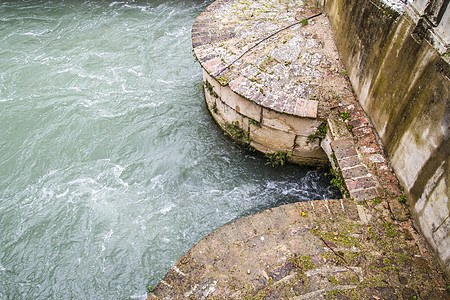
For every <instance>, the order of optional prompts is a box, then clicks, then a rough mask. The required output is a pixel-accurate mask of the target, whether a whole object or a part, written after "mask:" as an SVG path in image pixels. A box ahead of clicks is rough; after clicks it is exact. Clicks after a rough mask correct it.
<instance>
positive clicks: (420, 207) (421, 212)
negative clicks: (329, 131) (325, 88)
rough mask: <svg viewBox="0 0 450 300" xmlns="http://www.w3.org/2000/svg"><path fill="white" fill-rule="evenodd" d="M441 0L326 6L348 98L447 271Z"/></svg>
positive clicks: (449, 119) (445, 61)
mask: <svg viewBox="0 0 450 300" xmlns="http://www.w3.org/2000/svg"><path fill="white" fill-rule="evenodd" d="M447 6H448V1H440V0H435V1H425V0H417V1H413V2H412V3H411V4H410V5H408V6H406V7H405V9H404V10H405V12H404V13H401V12H399V10H398V9H397V10H395V9H393V8H392V7H390V6H388V5H386V3H385V2H381V1H365V0H326V1H325V7H326V11H327V13H328V15H329V18H330V20H331V24H332V27H333V30H334V32H335V38H336V44H337V46H338V49H339V51H340V54H341V57H342V60H343V63H344V65H345V66H346V68H347V71H348V75H349V78H350V81H351V82H352V85H353V88H354V90H355V93H356V95H357V97H358V99H359V101H360V103H361V105H362V107H363V108H364V110H365V111H366V113H367V114H368V116H369V118H370V119H371V121H372V123H373V124H374V126H375V128H376V130H377V131H378V134H379V137H380V138H381V140H382V142H383V144H384V146H385V150H386V152H387V154H388V155H389V157H390V160H391V163H392V166H393V168H394V169H395V171H396V173H397V175H398V177H399V179H400V181H401V182H402V184H403V186H404V188H405V194H406V195H407V196H408V199H409V203H410V205H411V206H412V208H413V212H414V213H415V217H416V221H417V222H418V223H419V227H420V229H421V231H422V232H423V234H424V236H425V237H426V238H427V240H428V242H429V243H430V245H431V246H432V247H433V248H434V249H435V251H436V252H437V254H438V256H439V257H440V259H441V260H442V262H443V263H444V265H445V268H446V270H447V272H450V266H449V263H450V238H449V228H450V220H449V207H450V204H449V201H448V195H449V194H450V193H449V186H450V182H449V174H450V172H449V161H448V157H449V152H450V143H449V139H448V137H449V133H450V131H449V126H450V105H449V101H448V99H449V77H450V67H449V60H450V58H449V57H448V53H449V52H448V45H449V31H450V24H449V22H450V21H449V20H450V16H449V13H450V10H449V9H447V10H446V8H447Z"/></svg>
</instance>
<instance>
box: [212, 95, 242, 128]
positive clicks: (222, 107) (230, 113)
mask: <svg viewBox="0 0 450 300" xmlns="http://www.w3.org/2000/svg"><path fill="white" fill-rule="evenodd" d="M216 104H217V111H218V114H219V115H220V118H221V119H222V120H223V123H225V122H227V123H231V122H235V121H238V122H239V124H240V126H242V125H243V124H244V118H243V117H242V115H240V114H239V113H238V112H237V111H235V110H234V109H232V108H231V107H229V106H228V105H227V104H226V103H224V102H223V101H221V100H217V101H216ZM213 114H214V113H213ZM241 128H243V127H241ZM243 129H245V130H247V127H245V128H243Z"/></svg>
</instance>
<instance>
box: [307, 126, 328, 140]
mask: <svg viewBox="0 0 450 300" xmlns="http://www.w3.org/2000/svg"><path fill="white" fill-rule="evenodd" d="M327 125H328V122H327V120H323V121H322V123H321V124H320V125H319V127H317V130H316V132H315V133H314V134H310V135H308V138H307V140H308V142H310V143H314V142H315V141H316V139H323V138H324V137H325V135H326V134H327V128H328V127H327Z"/></svg>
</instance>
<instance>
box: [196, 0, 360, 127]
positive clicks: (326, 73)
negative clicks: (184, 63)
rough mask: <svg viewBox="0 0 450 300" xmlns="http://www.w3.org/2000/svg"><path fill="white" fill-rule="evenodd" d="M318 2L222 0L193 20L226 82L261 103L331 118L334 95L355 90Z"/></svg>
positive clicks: (204, 56)
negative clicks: (317, 5) (352, 87)
mask: <svg viewBox="0 0 450 300" xmlns="http://www.w3.org/2000/svg"><path fill="white" fill-rule="evenodd" d="M312 3H313V2H312V1H293V0H292V1H291V0H288V1H283V0H267V1H229V0H218V1H216V2H214V3H213V4H211V5H210V6H209V7H208V8H207V9H206V10H205V11H204V12H202V13H201V14H200V15H199V16H198V18H197V19H196V21H195V23H194V25H193V28H192V42H193V48H194V53H195V55H196V57H197V58H198V60H199V62H200V64H201V65H202V67H203V68H204V69H205V70H206V71H207V72H208V73H209V74H210V75H211V76H212V77H214V78H215V79H216V80H217V81H218V82H219V83H220V84H222V85H229V86H230V88H231V89H232V90H233V91H234V92H236V93H237V94H239V95H241V96H243V97H245V98H247V99H249V100H251V101H253V102H255V103H257V104H259V105H261V106H263V107H266V108H270V109H273V110H275V111H278V112H284V113H287V114H292V115H297V116H301V117H310V118H316V117H319V118H326V117H327V116H328V107H329V105H328V104H329V102H330V101H332V100H333V99H334V98H336V97H339V96H340V95H344V94H348V93H349V92H351V90H349V89H348V88H347V85H346V84H345V82H346V76H345V71H344V68H343V66H342V64H341V62H340V59H339V55H338V54H337V49H336V46H335V44H334V40H333V35H332V31H331V28H330V26H329V21H328V18H327V17H326V16H325V15H324V14H320V13H321V11H320V10H319V9H318V8H317V7H316V6H314V5H313V4H312ZM317 14H320V15H318V16H316V17H312V16H315V15H317ZM310 17H312V18H311V19H309V20H306V19H308V18H310ZM302 20H303V21H302ZM292 25H293V26H292ZM289 26H290V27H289ZM286 27H289V28H287V29H284V28H286ZM283 29H284V30H283Z"/></svg>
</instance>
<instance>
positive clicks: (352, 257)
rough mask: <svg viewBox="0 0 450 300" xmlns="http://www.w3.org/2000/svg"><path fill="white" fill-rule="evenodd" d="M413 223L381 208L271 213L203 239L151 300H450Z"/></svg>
mask: <svg viewBox="0 0 450 300" xmlns="http://www.w3.org/2000/svg"><path fill="white" fill-rule="evenodd" d="M446 284H448V283H447V282H446V281H445V279H444V278H443V275H442V274H441V273H440V271H438V270H437V269H436V268H435V267H434V266H433V260H432V256H430V253H429V252H428V250H427V249H426V247H424V244H423V241H422V240H421V237H420V235H418V234H417V233H416V232H415V231H414V230H413V229H412V228H411V226H410V225H409V223H407V222H406V223H398V222H394V221H393V220H392V219H391V216H390V214H389V212H388V211H387V210H386V209H385V208H384V205H383V203H381V202H378V201H370V202H369V203H367V205H365V206H359V205H357V204H356V203H355V202H353V201H350V200H322V201H310V202H303V203H295V204H289V205H284V206H281V207H277V208H272V209H269V210H266V211H264V212H261V213H259V214H256V215H252V216H249V217H246V218H242V219H239V220H237V221H235V222H233V223H230V224H228V225H226V226H224V227H222V228H220V229H218V230H217V231H215V232H213V233H211V234H210V235H208V236H206V237H205V238H203V239H202V240H201V241H200V242H199V243H198V244H197V245H196V246H195V247H193V248H192V249H191V250H190V251H189V252H188V253H187V254H186V255H185V256H183V258H181V259H180V260H179V261H178V262H177V263H176V265H175V266H174V267H173V268H172V269H171V270H170V271H169V272H168V273H167V274H166V276H164V278H163V279H162V280H161V281H160V282H159V283H158V285H157V286H156V288H155V289H154V290H153V291H152V292H151V293H150V296H149V298H148V299H323V298H326V299H449V294H448V293H447V292H446V291H445V289H446Z"/></svg>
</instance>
